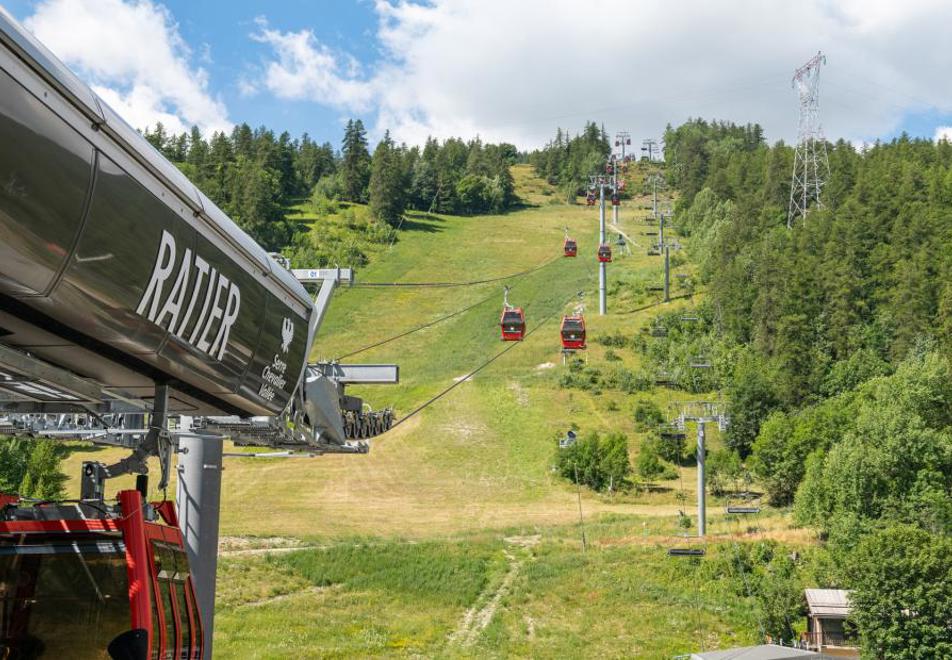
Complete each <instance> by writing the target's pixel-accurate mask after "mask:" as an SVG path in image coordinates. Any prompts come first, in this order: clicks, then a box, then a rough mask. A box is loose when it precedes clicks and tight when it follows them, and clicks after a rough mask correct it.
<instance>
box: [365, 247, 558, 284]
mask: <svg viewBox="0 0 952 660" xmlns="http://www.w3.org/2000/svg"><path fill="white" fill-rule="evenodd" d="M561 258H562V256H561V255H559V256H558V257H553V258H552V259H549V260H548V261H546V262H544V263H542V264H539V265H538V266H535V267H533V268H529V269H528V270H523V271H520V272H518V273H510V274H509V275H503V276H502V277H491V278H488V279H485V280H471V281H469V282H355V283H354V286H355V287H435V288H441V287H444V288H449V287H457V286H476V285H478V284H490V283H492V282H502V281H504V280H511V279H513V278H515V277H522V276H523V275H528V274H529V273H534V272H536V271H537V270H542V269H543V268H545V267H546V266H548V265H549V264H551V263H554V262H556V261H559V260H560V259H561Z"/></svg>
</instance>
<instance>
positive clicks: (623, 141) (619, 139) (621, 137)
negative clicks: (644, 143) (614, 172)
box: [615, 131, 631, 161]
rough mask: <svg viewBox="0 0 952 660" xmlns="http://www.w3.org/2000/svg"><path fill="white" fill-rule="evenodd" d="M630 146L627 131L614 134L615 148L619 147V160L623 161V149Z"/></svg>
mask: <svg viewBox="0 0 952 660" xmlns="http://www.w3.org/2000/svg"><path fill="white" fill-rule="evenodd" d="M630 144H631V134H630V133H629V132H628V131H618V132H617V133H615V146H616V147H621V159H622V161H624V160H625V147H626V146H628V145H630Z"/></svg>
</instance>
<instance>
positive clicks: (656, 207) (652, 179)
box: [648, 152, 658, 218]
mask: <svg viewBox="0 0 952 660" xmlns="http://www.w3.org/2000/svg"><path fill="white" fill-rule="evenodd" d="M649 153H650V152H649ZM648 159H649V160H650V159H651V156H650V155H649V156H648ZM651 183H652V184H653V185H652V187H653V188H654V206H653V208H654V217H656V218H657V217H658V176H657V175H655V176H653V177H651Z"/></svg>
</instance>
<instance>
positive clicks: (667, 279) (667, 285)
mask: <svg viewBox="0 0 952 660" xmlns="http://www.w3.org/2000/svg"><path fill="white" fill-rule="evenodd" d="M664 301H665V302H671V248H670V247H668V246H667V245H665V246H664Z"/></svg>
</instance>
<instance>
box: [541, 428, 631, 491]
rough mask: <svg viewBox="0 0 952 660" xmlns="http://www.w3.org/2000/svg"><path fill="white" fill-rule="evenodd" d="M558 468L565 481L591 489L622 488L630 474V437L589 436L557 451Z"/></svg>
mask: <svg viewBox="0 0 952 660" xmlns="http://www.w3.org/2000/svg"><path fill="white" fill-rule="evenodd" d="M556 469H557V470H558V472H559V474H560V475H561V476H562V477H564V478H565V479H568V480H569V481H571V482H573V483H580V484H582V485H585V486H588V487H589V488H591V489H592V490H598V491H601V490H606V489H608V488H609V487H611V488H615V489H617V488H622V487H624V485H625V484H626V479H627V477H628V475H629V473H630V472H631V462H630V461H629V460H628V438H627V437H626V436H625V435H624V434H622V433H610V434H608V435H606V436H604V437H601V436H599V434H598V433H594V432H593V433H590V434H588V435H586V436H584V437H582V438H579V439H578V440H577V441H576V442H575V444H573V445H571V446H569V447H566V448H565V449H559V450H558V455H557V456H556Z"/></svg>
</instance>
